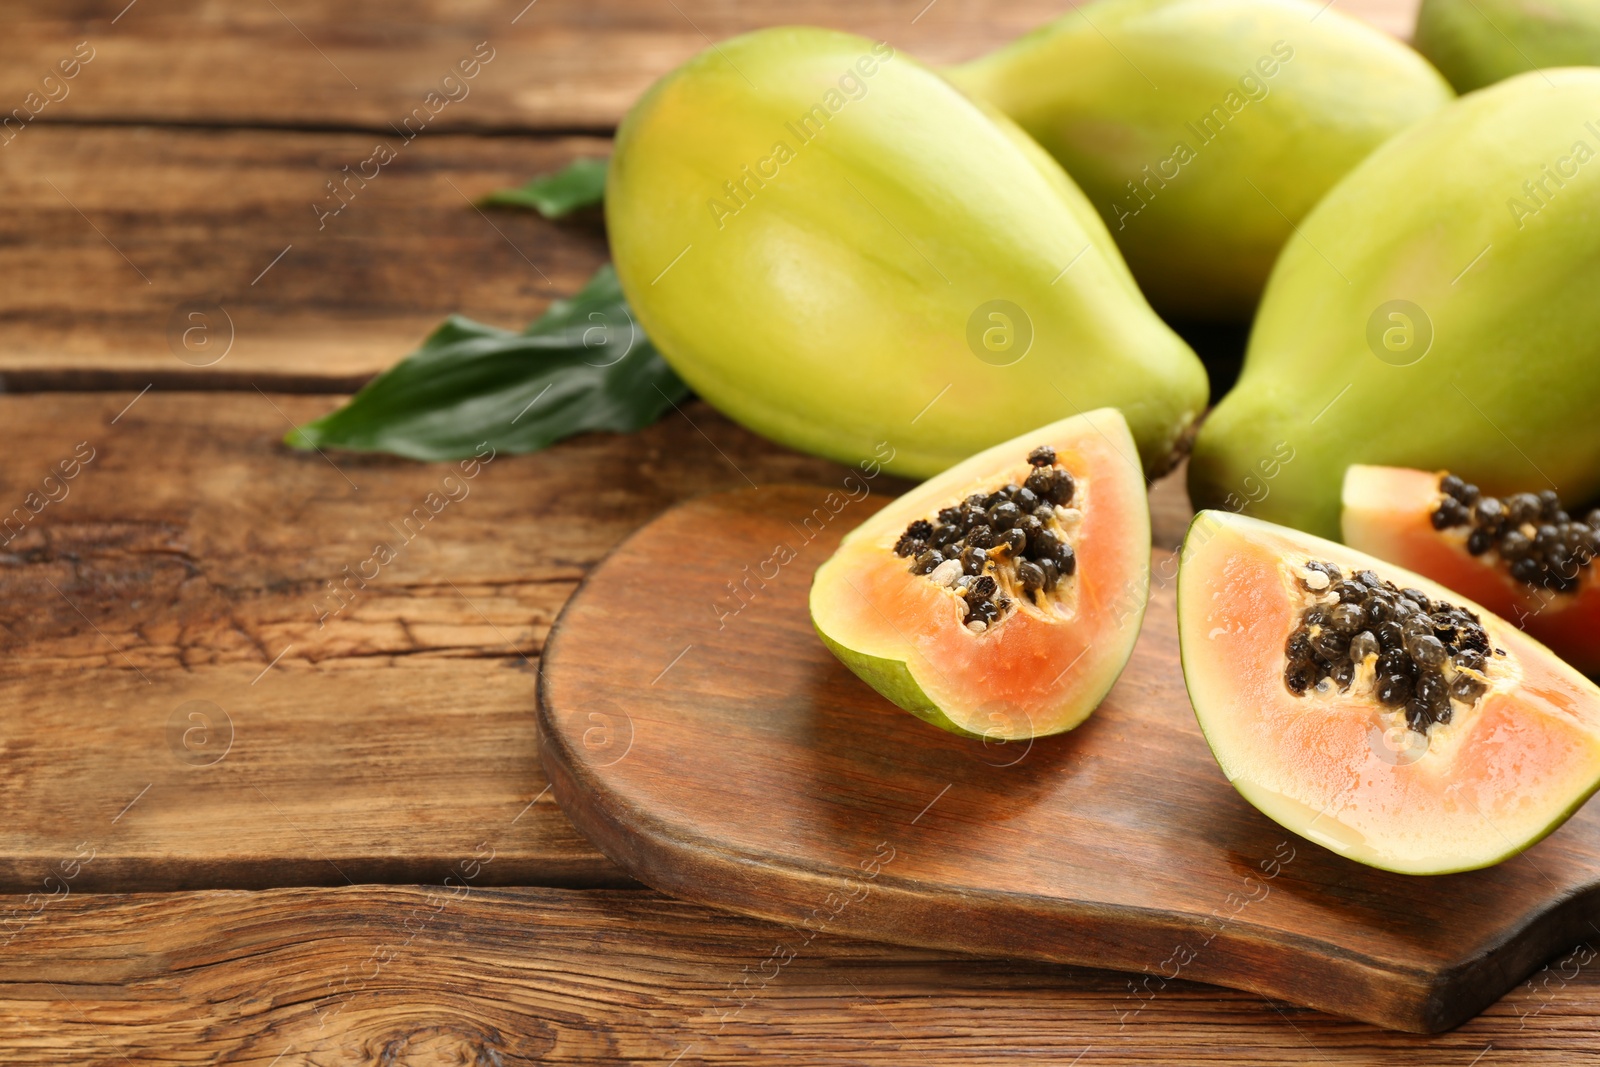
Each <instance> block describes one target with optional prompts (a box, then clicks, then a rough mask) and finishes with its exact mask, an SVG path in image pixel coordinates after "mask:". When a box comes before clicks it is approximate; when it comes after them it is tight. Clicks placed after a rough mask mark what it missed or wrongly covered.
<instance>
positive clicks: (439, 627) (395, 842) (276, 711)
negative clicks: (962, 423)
mask: <svg viewBox="0 0 1600 1067" xmlns="http://www.w3.org/2000/svg"><path fill="white" fill-rule="evenodd" d="M335 403H337V400H336V399H335V398H314V399H313V398H307V397H296V396H284V395H267V394H262V393H257V392H254V391H251V392H248V393H243V394H210V395H208V394H194V393H190V394H179V395H172V394H163V393H162V392H160V391H159V390H156V391H152V392H150V393H148V394H146V395H143V396H142V397H137V398H136V397H135V395H134V394H133V393H131V392H129V393H122V394H115V395H104V394H41V395H36V396H30V397H0V425H3V426H5V427H6V428H7V431H8V432H7V446H6V447H7V454H6V462H5V464H4V465H3V466H0V501H3V503H0V524H3V523H6V522H9V523H10V525H9V526H3V532H0V604H3V605H4V611H3V612H0V707H4V708H5V709H6V713H5V716H4V720H3V724H0V759H3V763H4V768H5V769H4V772H3V773H0V810H4V811H5V813H6V815H7V819H6V823H5V825H4V826H3V827H0V891H4V890H16V891H26V890H30V889H32V888H34V887H36V886H37V885H38V884H39V883H40V880H41V879H42V878H44V877H45V876H46V874H47V873H48V872H49V871H51V870H52V869H54V867H55V865H56V864H58V863H59V862H61V861H64V860H67V859H69V858H70V857H72V856H73V855H74V853H75V850H76V849H77V848H78V846H79V845H80V844H82V845H84V846H85V847H86V848H91V849H94V850H95V854H96V858H95V860H94V862H93V863H92V864H90V865H88V866H87V867H86V869H85V871H84V874H83V878H82V881H81V885H80V888H118V889H133V888H173V887H185V886H187V887H209V886H242V887H255V886H264V885H285V884H290V885H293V884H301V885H305V884H311V885H318V884H341V885H342V884H344V883H345V881H346V880H351V881H366V880H374V881H378V880H381V881H395V880H436V879H438V878H440V877H443V872H444V871H447V870H449V868H450V866H451V865H452V864H453V863H454V862H456V857H458V856H460V855H463V854H468V853H470V851H471V850H472V848H473V847H474V846H476V845H477V844H479V843H480V842H487V843H488V845H489V846H490V847H494V848H497V849H498V850H499V857H500V858H499V859H498V860H497V861H496V863H495V866H494V869H493V872H492V874H491V875H490V877H491V879H492V880H493V881H496V882H517V883H527V884H590V885H593V884H617V883H619V882H626V879H625V878H623V876H622V875H620V873H619V872H618V871H617V870H616V868H614V867H613V866H611V864H610V863H609V862H608V861H606V860H604V859H603V858H602V857H601V856H600V855H599V854H598V853H597V852H596V851H595V850H594V849H593V847H592V846H590V845H589V844H588V843H587V842H586V841H584V840H583V839H582V838H581V837H579V836H578V835H577V834H576V832H575V831H574V830H573V829H572V827H571V825H570V824H569V823H568V822H567V820H566V819H565V818H564V817H563V816H562V815H561V814H560V812H559V811H558V810H557V808H556V807H555V804H554V802H553V799H552V798H551V797H550V796H549V794H548V793H546V792H544V787H545V785H546V782H545V779H544V777H543V774H542V772H541V771H540V770H539V767H538V763H537V754H536V732H535V725H534V716H533V705H534V700H535V681H536V678H537V670H538V657H539V654H540V649H541V648H542V645H543V641H544V638H545V635H546V633H547V632H548V628H549V625H550V622H551V620H552V619H553V618H554V616H555V614H556V612H557V611H558V610H559V608H560V606H561V604H562V603H563V602H564V601H565V600H566V599H567V596H568V595H569V594H570V593H571V591H572V589H573V588H574V587H575V585H576V584H577V582H578V580H579V579H580V578H582V577H583V575H584V574H585V573H586V572H587V570H588V569H589V568H590V567H591V566H593V564H594V563H595V562H596V561H597V560H598V559H599V558H600V557H601V556H602V555H604V554H605V553H606V551H607V550H608V549H609V548H610V547H611V546H612V545H613V544H614V543H615V542H616V541H618V540H619V539H621V538H622V537H623V536H624V535H625V534H627V533H628V532H630V531H631V530H632V529H634V528H635V527H636V526H638V525H640V524H641V523H642V522H644V521H645V520H646V519H647V518H648V517H649V516H651V515H653V514H654V513H656V512H657V511H658V510H660V509H661V508H662V507H663V506H665V505H667V504H669V503H672V502H674V501H677V500H681V499H684V498H687V497H690V496H693V495H696V494H698V493H703V492H706V491H709V490H715V489H725V488H731V487H732V486H735V485H743V484H746V483H745V480H744V479H745V477H747V476H748V477H749V478H751V479H754V480H756V481H758V482H761V483H767V482H772V481H801V482H808V481H809V482H817V481H819V480H821V481H831V480H835V479H837V478H838V477H839V476H840V475H841V474H842V469H841V468H837V467H835V466H834V465H832V464H828V463H824V462H822V461H820V460H812V459H808V458H805V457H801V456H798V455H796V454H794V453H791V452H787V451H784V450H781V449H779V448H777V447H776V446H773V445H769V444H766V443H765V442H763V441H761V440H760V439H758V438H756V437H754V436H753V435H751V434H748V433H745V432H744V431H742V430H739V429H737V428H736V427H734V426H732V425H731V424H730V423H728V422H726V421H724V420H722V419H721V418H719V417H717V416H716V415H714V414H713V413H711V412H709V411H708V410H706V409H705V408H704V407H702V406H700V405H691V406H690V407H689V408H688V409H686V414H683V415H679V414H674V415H671V416H670V417H669V418H668V419H666V420H664V421H663V422H661V423H660V424H658V425H656V426H655V427H652V428H651V429H649V430H646V431H644V432H642V433H639V434H637V435H632V436H628V437H617V436H611V435H590V436H586V437H582V438H578V439H575V440H573V441H570V442H568V443H566V444H563V445H561V446H559V447H556V448H554V449H551V450H548V451H546V452H544V453H541V454H538V455H534V456H524V457H513V456H501V457H498V458H496V459H494V460H493V461H492V462H491V463H490V464H489V465H487V466H483V467H481V468H480V470H479V472H478V476H477V477H476V478H472V479H466V478H463V477H462V476H461V474H460V472H459V471H458V470H457V469H456V468H455V467H453V466H447V465H437V464H436V465H424V464H416V463H410V462H407V461H402V460H396V459H392V458H385V457H359V456H349V455H338V456H331V457H327V458H324V457H322V456H319V455H317V454H315V453H309V454H299V453H290V452H288V450H287V449H285V448H284V447H283V446H282V445H281V444H279V438H280V437H281V436H282V434H283V433H284V431H286V430H287V429H288V428H289V425H290V422H291V420H296V421H302V420H305V419H308V418H310V417H313V416H315V415H317V414H320V413H322V412H324V411H326V410H328V409H329V408H330V407H332V406H333V405H334V404H335ZM691 418H692V419H693V420H694V423H693V424H692V425H691V423H690V422H689V419H691ZM75 454H76V456H77V457H78V459H80V460H81V459H84V458H85V457H87V462H79V463H77V465H76V466H75V467H74V466H73V465H72V464H73V462H76V461H74V456H75ZM725 457H726V458H725ZM64 462H65V463H68V469H69V470H71V471H72V472H73V473H74V475H75V476H74V477H72V478H70V479H66V480H63V479H61V478H60V477H59V475H57V476H54V477H52V472H53V471H58V470H59V465H60V464H62V463H64ZM732 464H737V469H735V468H734V466H733V465H732ZM452 472H454V473H455V475H456V477H455V479H454V480H453V481H450V482H446V481H445V479H446V477H447V476H449V475H451V474H452ZM741 472H742V473H741ZM47 478H50V480H49V481H46V479H47ZM452 487H453V488H452ZM430 492H433V493H441V492H442V493H454V494H455V495H456V496H457V497H459V500H451V499H450V498H448V497H436V498H435V499H436V500H439V499H443V500H446V501H447V502H446V503H445V504H444V505H443V506H442V509H441V510H439V512H438V514H437V515H432V514H431V513H430V511H429V509H428V508H427V507H426V506H425V504H424V501H425V500H426V498H427V495H428V494H429V493H430ZM30 494H35V495H33V496H30ZM47 494H53V495H55V496H57V497H60V498H61V499H60V500H59V502H49V500H48V496H47ZM35 508H36V509H37V511H38V513H37V514H36V515H35V514H33V513H32V510H33V509H35ZM18 509H21V510H20V511H19V510H18ZM418 509H421V510H420V512H419V510H418ZM419 515H420V517H419ZM380 542H381V543H384V544H387V545H389V546H391V547H392V548H393V550H394V551H395V552H396V553H397V558H396V559H395V560H394V561H393V562H391V563H389V564H387V565H382V566H375V565H374V564H373V563H372V562H371V561H372V560H373V558H374V546H375V545H376V544H378V543H380ZM346 568H350V570H349V571H347V570H346ZM375 570H376V572H377V577H375V578H372V580H370V581H366V582H364V583H363V581H362V579H361V578H360V576H359V575H360V574H366V575H368V576H369V577H370V576H371V575H372V574H373V573H374V571H375ZM355 572H359V573H357V574H356V577H353V578H352V577H350V575H351V574H352V573H355ZM329 583H334V584H336V585H338V586H339V587H340V588H341V590H342V592H341V594H340V597H342V598H343V599H342V600H341V598H340V597H336V596H335V595H334V594H333V593H331V592H330V584H329ZM341 604H342V605H343V606H341ZM619 639H620V638H619ZM269 667H270V669H269ZM191 701H199V702H201V703H200V704H199V705H196V706H191V705H190V702H191ZM196 711H197V712H199V713H200V714H201V715H202V716H203V718H201V719H191V718H190V713H191V712H196ZM208 724H209V730H208V729H207V727H208ZM191 728H198V730H195V729H191ZM186 734H187V736H186ZM230 736H231V747H230V746H229V744H228V741H229V738H230ZM530 802H533V803H532V806H531V807H529V804H530ZM130 805H131V807H130ZM124 809H126V810H124Z"/></svg>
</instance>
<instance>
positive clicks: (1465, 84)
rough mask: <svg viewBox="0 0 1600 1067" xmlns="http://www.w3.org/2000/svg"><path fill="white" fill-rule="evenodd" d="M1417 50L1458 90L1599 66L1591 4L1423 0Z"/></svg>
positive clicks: (1598, 31)
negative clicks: (1539, 72) (1545, 71)
mask: <svg viewBox="0 0 1600 1067" xmlns="http://www.w3.org/2000/svg"><path fill="white" fill-rule="evenodd" d="M1413 43H1414V44H1415V45H1416V47H1417V51H1419V52H1421V53H1422V54H1423V55H1424V56H1426V57H1427V58H1428V59H1429V61H1431V62H1432V63H1433V65H1434V66H1436V67H1438V68H1439V70H1440V72H1441V73H1443V74H1444V76H1445V77H1446V78H1448V79H1450V84H1451V85H1454V86H1455V87H1456V91H1457V92H1461V93H1467V92H1471V91H1472V90H1474V89H1481V88H1483V87H1484V86H1486V85H1492V84H1494V83H1495V82H1497V81H1502V80H1504V79H1506V78H1509V77H1511V76H1512V75H1515V74H1521V73H1522V72H1523V71H1525V70H1533V69H1535V68H1539V67H1588V66H1600V7H1597V6H1596V5H1595V4H1594V2H1593V0H1422V8H1421V10H1420V11H1418V12H1417V32H1416V35H1415V37H1414V38H1413Z"/></svg>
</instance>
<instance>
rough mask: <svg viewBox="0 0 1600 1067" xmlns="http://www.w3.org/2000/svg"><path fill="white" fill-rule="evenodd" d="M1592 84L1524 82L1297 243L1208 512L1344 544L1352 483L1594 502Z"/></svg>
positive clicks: (1228, 437) (1478, 101) (1233, 417)
mask: <svg viewBox="0 0 1600 1067" xmlns="http://www.w3.org/2000/svg"><path fill="white" fill-rule="evenodd" d="M1597 223H1600V69H1595V68H1569V69H1564V70H1550V71H1537V72H1532V73H1528V74H1522V75H1518V76H1517V77H1515V78H1512V79H1510V80H1508V81H1505V82H1501V83H1500V84H1499V85H1495V86H1492V87H1490V88H1488V89H1484V90H1481V91H1479V92H1476V93H1471V94H1469V95H1467V96H1464V97H1462V98H1461V99H1459V100H1458V101H1457V102H1455V103H1454V104H1451V105H1450V106H1449V107H1447V108H1445V109H1444V110H1443V111H1440V112H1439V113H1437V114H1435V115H1433V116H1431V117H1429V118H1427V119H1425V120H1423V121H1422V122H1421V123H1419V124H1418V125H1416V126H1414V127H1413V128H1412V129H1410V130H1409V131H1407V132H1406V133H1405V134H1403V135H1401V136H1399V137H1396V138H1395V139H1394V140H1392V141H1390V142H1389V143H1388V144H1386V145H1384V146H1383V147H1382V148H1380V149H1378V151H1376V152H1375V153H1373V154H1372V156H1371V157H1369V158H1368V159H1367V160H1366V162H1364V163H1362V164H1361V165H1360V166H1358V167H1357V168H1356V169H1355V170H1354V171H1352V172H1351V173H1350V174H1349V175H1348V176H1347V177H1346V178H1345V179H1344V180H1343V181H1342V182H1340V183H1339V184H1338V185H1337V186H1336V187H1335V188H1334V189H1333V191H1332V192H1330V193H1329V194H1328V196H1327V199H1325V200H1324V201H1323V202H1322V203H1321V204H1319V205H1318V206H1317V208H1316V209H1315V210H1314V211H1312V213H1311V214H1310V215H1309V216H1307V218H1306V220H1305V222H1304V223H1302V224H1301V226H1300V234H1299V237H1298V238H1297V239H1296V240H1294V241H1291V242H1290V243H1289V245H1288V247H1286V248H1285V249H1284V253H1283V257H1282V258H1281V259H1280V260H1279V261H1278V265H1277V267H1276V268H1275V269H1274V270H1273V272H1272V277H1271V279H1270V280H1269V281H1268V283H1267V290H1266V294H1265V295H1264V296H1263V297H1262V301H1261V310H1260V312H1259V314H1258V315H1257V317H1256V322H1255V326H1254V328H1253V330H1252V332H1251V335H1250V343H1249V347H1248V348H1247V350H1246V352H1245V360H1244V369H1243V372H1242V373H1241V376H1240V379H1239V383H1238V385H1237V386H1235V388H1234V389H1233V391H1232V392H1230V393H1229V394H1228V395H1227V396H1226V397H1224V398H1223V400H1222V402H1221V403H1220V404H1218V405H1217V407H1216V408H1215V409H1214V410H1213V411H1212V413H1211V415H1210V416H1209V417H1208V418H1207V420H1206V422H1205V424H1204V425H1203V426H1202V427H1201V430H1200V433H1199V436H1198V438H1197V439H1196V442H1195V449H1194V454H1193V455H1192V456H1191V457H1190V464H1189V495H1190V497H1191V499H1192V500H1193V501H1194V503H1195V506H1196V507H1200V508H1226V509H1229V510H1244V511H1248V512H1250V513H1251V514H1254V515H1258V516H1260V517H1261V518H1264V519H1269V520H1271V521H1273V522H1277V523H1282V524H1284V525H1288V526H1295V527H1298V528H1300V529H1302V530H1307V531H1309V532H1311V533H1314V534H1317V535H1318V536H1322V537H1328V538H1336V537H1337V536H1338V533H1339V507H1340V504H1339V501H1340V487H1341V482H1342V480H1343V478H1344V473H1345V469H1346V467H1348V466H1350V465H1351V464H1375V465H1379V466H1392V467H1414V468H1418V469H1421V470H1430V471H1431V470H1450V471H1453V472H1455V473H1457V474H1459V475H1460V476H1462V477H1463V478H1466V479H1468V480H1470V481H1472V482H1475V483H1477V484H1478V485H1479V486H1481V487H1482V489H1483V491H1484V493H1486V494H1506V493H1508V492H1510V491H1513V490H1516V489H1521V488H1526V487H1528V486H1534V487H1544V488H1550V489H1554V490H1556V491H1558V492H1559V493H1560V495H1561V496H1562V497H1563V498H1565V499H1570V500H1575V501H1582V500H1586V499H1589V498H1591V497H1593V496H1594V495H1595V494H1596V493H1597V492H1600V418H1596V417H1595V416H1596V412H1597V411H1600V300H1597V299H1596V298H1595V294H1596V293H1600V225H1597Z"/></svg>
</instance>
